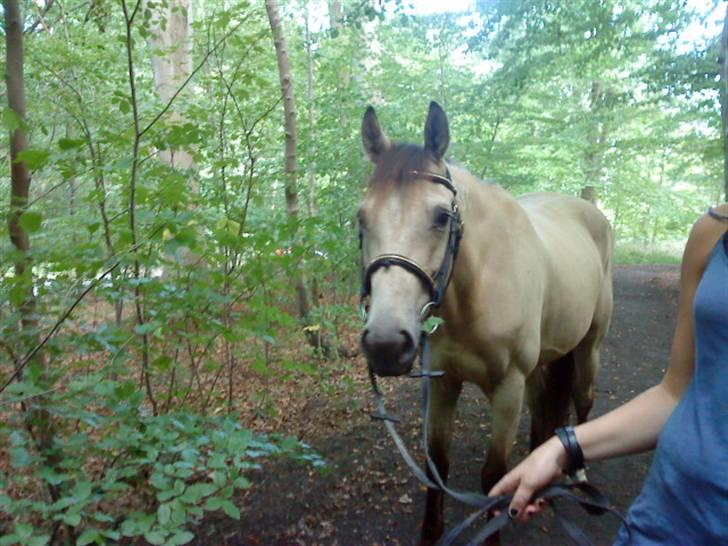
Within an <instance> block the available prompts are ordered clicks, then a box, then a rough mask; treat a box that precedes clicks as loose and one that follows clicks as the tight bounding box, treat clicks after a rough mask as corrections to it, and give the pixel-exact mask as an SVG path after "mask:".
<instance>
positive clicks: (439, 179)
mask: <svg viewBox="0 0 728 546" xmlns="http://www.w3.org/2000/svg"><path fill="white" fill-rule="evenodd" d="M408 174H410V175H413V176H416V177H418V178H424V179H426V180H429V181H430V182H433V183H435V184H440V185H442V186H445V187H446V188H447V189H448V190H450V191H451V192H452V202H451V204H450V212H449V216H450V230H449V233H448V238H447V246H446V248H445V255H444V256H443V258H442V262H441V263H440V267H439V269H438V270H437V271H436V272H435V273H434V274H431V273H428V272H427V270H426V269H425V268H424V267H422V266H421V265H420V264H418V263H417V262H416V261H415V260H413V259H411V258H408V257H407V256H403V255H402V254H392V253H390V254H380V255H379V256H376V257H375V258H374V259H372V260H371V261H370V262H369V263H368V264H367V265H366V266H364V254H363V251H364V248H363V246H364V234H363V232H362V230H361V229H359V250H360V252H361V253H362V254H361V256H362V257H361V260H362V264H361V292H360V302H361V308H362V311H363V314H364V315H366V310H367V300H368V299H369V296H371V292H372V276H373V275H374V273H376V272H377V271H378V270H379V269H382V268H383V267H392V266H397V267H401V268H402V269H404V270H406V271H408V272H409V273H412V274H413V275H414V276H415V277H417V278H418V279H419V280H420V282H421V283H422V284H423V285H424V286H425V288H426V290H427V293H428V294H429V298H430V299H429V300H428V301H427V303H426V304H425V305H424V306H423V307H422V309H421V310H420V319H421V320H425V319H426V318H427V317H428V316H429V313H430V312H431V311H432V310H433V309H437V308H438V307H439V306H440V304H441V303H442V300H443V298H444V297H445V291H446V290H447V287H448V285H449V284H450V278H451V277H452V271H453V269H454V267H455V259H456V258H457V255H458V250H459V248H460V240H461V239H462V237H463V232H464V225H463V221H462V219H461V217H460V209H459V207H458V203H457V194H458V192H457V189H456V188H455V186H454V185H453V183H452V176H451V175H450V169H448V168H447V167H445V176H443V175H440V174H436V173H431V172H421V171H410V172H409V173H408Z"/></svg>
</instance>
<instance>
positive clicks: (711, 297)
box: [615, 234, 728, 546]
mask: <svg viewBox="0 0 728 546" xmlns="http://www.w3.org/2000/svg"><path fill="white" fill-rule="evenodd" d="M694 312H695V332H696V337H695V349H696V352H695V370H694V372H693V379H692V381H691V383H690V386H689V387H688V389H687V391H686V392H685V395H684V396H683V398H682V400H681V401H680V403H679V404H678V405H677V407H676V408H675V410H674V411H673V413H672V415H671V416H670V418H669V419H668V421H667V423H665V427H664V428H663V430H662V433H661V434H660V437H659V440H658V442H657V449H656V450H655V457H654V460H653V462H652V467H651V468H650V471H649V474H648V476H647V479H646V481H645V484H644V487H643V488H642V492H641V493H640V495H639V496H638V497H637V499H636V500H635V502H634V504H633V505H632V507H631V508H630V510H629V513H628V514H627V526H628V527H629V529H630V531H631V535H628V534H627V532H626V530H625V529H624V527H623V528H622V529H620V531H619V535H618V537H617V542H616V543H615V544H616V545H628V544H629V545H632V546H645V545H660V546H666V545H668V546H669V545H674V546H713V545H716V546H717V545H728V234H724V235H723V237H722V238H721V239H720V240H719V241H718V243H717V244H716V245H715V248H714V249H713V252H712V254H711V256H710V260H709V261H708V265H707V268H706V270H705V272H704V273H703V277H702V279H701V281H700V284H699V285H698V290H697V292H696V294H695V302H694Z"/></svg>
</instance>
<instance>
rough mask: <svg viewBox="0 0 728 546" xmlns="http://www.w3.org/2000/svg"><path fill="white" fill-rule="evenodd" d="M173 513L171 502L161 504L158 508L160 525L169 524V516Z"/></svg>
mask: <svg viewBox="0 0 728 546" xmlns="http://www.w3.org/2000/svg"><path fill="white" fill-rule="evenodd" d="M171 514H172V510H171V508H170V507H169V503H166V502H165V503H164V504H160V505H159V508H158V509H157V521H159V524H160V525H165V526H166V525H167V524H168V523H169V516H170V515H171Z"/></svg>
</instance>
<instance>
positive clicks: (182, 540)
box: [167, 531, 195, 546]
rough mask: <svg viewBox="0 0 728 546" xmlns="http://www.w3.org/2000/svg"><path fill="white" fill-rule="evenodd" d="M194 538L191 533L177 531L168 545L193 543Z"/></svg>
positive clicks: (175, 545)
mask: <svg viewBox="0 0 728 546" xmlns="http://www.w3.org/2000/svg"><path fill="white" fill-rule="evenodd" d="M194 538H195V535H193V534H192V533H190V532H189V531H177V532H176V533H175V534H174V535H173V536H172V537H171V538H170V539H169V541H168V542H167V543H168V544H171V545H173V546H177V545H180V544H187V543H188V542H191V541H192V540H193V539H194Z"/></svg>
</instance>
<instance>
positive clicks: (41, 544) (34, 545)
mask: <svg viewBox="0 0 728 546" xmlns="http://www.w3.org/2000/svg"><path fill="white" fill-rule="evenodd" d="M50 540H51V536H50V535H38V536H35V537H33V538H31V539H30V540H29V541H28V546H45V545H46V544H48V542H50Z"/></svg>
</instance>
